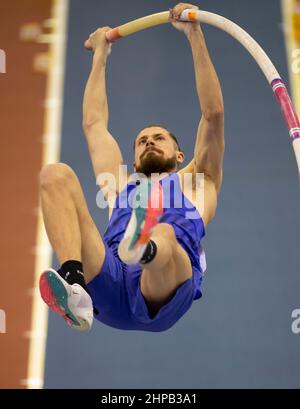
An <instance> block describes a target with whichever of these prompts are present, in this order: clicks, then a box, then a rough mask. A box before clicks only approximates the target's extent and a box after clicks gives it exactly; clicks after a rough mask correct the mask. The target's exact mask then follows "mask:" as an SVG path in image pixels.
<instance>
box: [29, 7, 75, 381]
mask: <svg viewBox="0 0 300 409" xmlns="http://www.w3.org/2000/svg"><path fill="white" fill-rule="evenodd" d="M68 12H69V0H53V5H52V18H53V20H54V21H55V22H56V24H55V26H54V27H55V28H54V30H55V36H53V41H51V42H50V44H49V52H50V55H51V63H50V67H49V72H48V82H47V95H46V102H47V101H56V102H57V103H56V104H45V119H44V121H45V122H44V134H45V135H51V138H50V137H49V138H45V139H44V147H43V153H42V155H43V157H42V165H46V164H47V163H51V162H58V161H59V158H60V140H61V123H62V107H63V90H64V71H65V54H66V40H67V38H66V37H67V25H68ZM36 243H37V248H42V249H43V251H42V252H40V251H37V252H36V257H35V278H34V289H38V286H39V278H40V275H41V273H42V271H43V270H44V269H45V268H47V267H49V266H51V263H52V249H51V246H50V244H49V241H48V238H47V235H46V232H45V228H44V223H43V219H42V214H41V211H39V215H38V230H37V241H36ZM32 294H33V304H32V317H31V330H30V332H29V334H30V347H29V361H28V372H27V379H23V380H21V384H22V385H26V387H27V388H28V389H40V388H43V385H44V370H45V353H46V341H47V331H48V308H47V307H46V305H45V304H44V303H43V301H42V299H41V297H40V294H39V291H33V292H32Z"/></svg>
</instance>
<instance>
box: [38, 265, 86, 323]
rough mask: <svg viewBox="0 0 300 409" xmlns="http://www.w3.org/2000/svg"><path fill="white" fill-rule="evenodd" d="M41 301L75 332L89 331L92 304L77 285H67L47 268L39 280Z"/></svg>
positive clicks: (54, 272) (83, 290)
mask: <svg viewBox="0 0 300 409" xmlns="http://www.w3.org/2000/svg"><path fill="white" fill-rule="evenodd" d="M40 293H41V296H42V299H43V300H44V301H45V303H46V304H47V305H48V307H49V308H51V310H52V311H54V312H56V313H57V314H58V315H60V316H61V317H63V319H64V320H65V321H66V322H67V324H68V325H69V326H70V327H72V328H74V329H75V330H77V331H89V330H90V329H91V327H92V323H93V303H92V299H91V297H90V295H89V294H88V293H87V292H86V291H85V289H84V288H82V287H81V285H79V284H72V285H70V284H68V283H67V282H66V280H64V279H63V278H62V277H61V276H60V275H59V274H58V273H57V271H55V270H53V269H52V268H49V269H48V270H46V271H44V272H43V273H42V275H41V278H40Z"/></svg>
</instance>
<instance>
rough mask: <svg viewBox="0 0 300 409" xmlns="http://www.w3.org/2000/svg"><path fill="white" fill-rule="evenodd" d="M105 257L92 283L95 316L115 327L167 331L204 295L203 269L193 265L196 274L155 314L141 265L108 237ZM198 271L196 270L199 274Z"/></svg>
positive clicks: (90, 286)
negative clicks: (125, 260) (143, 285)
mask: <svg viewBox="0 0 300 409" xmlns="http://www.w3.org/2000/svg"><path fill="white" fill-rule="evenodd" d="M104 245H105V259H104V263H103V266H102V268H101V271H100V273H99V274H98V275H97V276H96V277H95V278H94V279H93V280H92V281H91V282H90V283H89V284H88V288H89V290H90V292H91V296H92V300H93V304H94V307H95V308H96V309H97V310H98V311H99V313H98V314H95V318H96V319H97V320H99V321H101V322H102V323H104V324H107V325H109V326H111V327H114V328H118V329H124V330H140V331H153V332H159V331H165V330H167V329H169V328H171V327H172V326H173V325H174V324H175V323H176V322H177V321H178V320H179V319H180V318H181V317H182V316H183V315H184V314H185V313H186V312H187V311H188V309H189V308H190V307H191V305H192V303H193V300H194V299H196V298H200V296H201V292H200V290H199V286H200V281H199V279H195V276H197V277H198V276H199V274H200V272H199V271H196V270H197V269H196V270H195V268H194V267H193V277H192V278H190V279H188V280H187V281H185V282H184V283H183V284H182V285H181V286H180V287H179V288H178V289H177V291H176V293H175V294H174V296H173V298H172V299H171V300H170V301H169V302H168V303H167V304H165V305H164V306H163V307H161V308H160V310H159V311H158V313H157V314H156V315H155V316H154V317H153V318H151V316H150V314H149V311H148V308H147V305H146V303H145V300H144V297H143V295H142V292H141V286H140V278H141V273H142V268H141V267H140V266H139V265H134V266H128V265H126V264H124V263H123V262H122V261H121V260H120V258H119V256H118V244H117V243H116V244H114V245H110V246H109V245H108V244H107V242H106V241H105V240H104ZM195 273H196V274H195Z"/></svg>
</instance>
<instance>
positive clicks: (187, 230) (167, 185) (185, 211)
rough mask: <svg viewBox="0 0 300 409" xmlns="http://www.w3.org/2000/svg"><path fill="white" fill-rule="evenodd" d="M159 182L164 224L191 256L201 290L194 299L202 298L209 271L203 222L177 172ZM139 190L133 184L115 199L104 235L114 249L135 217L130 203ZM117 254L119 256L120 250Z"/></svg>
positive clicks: (197, 284) (132, 182) (196, 280)
mask: <svg viewBox="0 0 300 409" xmlns="http://www.w3.org/2000/svg"><path fill="white" fill-rule="evenodd" d="M159 183H160V184H161V186H162V189H163V207H164V213H163V215H162V216H161V218H160V222H161V223H168V224H170V225H172V227H173V229H174V231H175V234H176V239H177V241H178V243H179V244H180V245H181V246H182V247H183V248H184V250H185V251H186V252H187V254H188V255H189V257H190V260H191V263H192V267H193V278H194V280H195V284H196V288H197V290H196V292H195V297H194V299H197V298H200V297H201V291H200V284H201V281H202V276H203V273H204V271H205V269H206V260H205V253H204V250H203V248H202V246H201V239H202V238H203V237H204V236H205V227H204V223H203V220H202V218H201V216H200V214H199V212H198V210H197V209H196V208H195V206H194V205H193V204H192V203H191V201H190V200H189V199H188V198H187V197H186V196H185V195H184V194H183V192H182V190H181V186H180V180H179V175H178V174H177V173H171V174H169V175H168V176H166V177H165V178H163V179H161V180H160V181H159ZM135 189H136V182H135V181H131V182H129V183H128V184H127V186H126V187H125V188H124V189H123V190H122V191H121V192H120V193H119V195H118V196H117V198H116V200H115V204H114V209H113V213H112V216H111V218H110V221H109V224H108V227H107V229H106V231H105V234H104V240H105V241H106V243H107V244H108V245H109V246H110V247H112V248H113V249H114V250H116V248H117V247H118V245H119V243H120V241H121V240H122V238H123V236H124V233H125V230H126V227H127V224H128V222H129V219H130V217H131V211H132V209H131V206H130V203H132V202H131V200H132V197H133V195H134V190H135ZM114 253H115V254H117V252H116V251H115V252H114Z"/></svg>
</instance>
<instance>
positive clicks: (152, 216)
mask: <svg viewBox="0 0 300 409" xmlns="http://www.w3.org/2000/svg"><path fill="white" fill-rule="evenodd" d="M149 183H150V182H149ZM140 193H141V195H145V196H146V195H147V196H146V197H147V206H146V208H144V207H140V206H138V207H137V208H135V209H132V215H131V218H130V221H129V223H128V226H127V228H126V231H125V234H124V238H123V240H121V242H120V244H119V248H118V253H119V257H120V258H121V260H123V261H124V262H125V263H127V264H136V263H138V262H139V261H140V259H141V258H142V256H143V254H144V251H145V249H146V247H147V244H148V242H149V240H150V237H151V233H152V230H153V228H154V227H155V226H156V225H157V224H158V221H159V217H160V216H161V215H162V213H163V206H162V194H163V191H162V187H161V185H160V184H159V183H158V182H157V183H156V184H154V186H153V187H152V188H151V191H150V194H149V195H148V193H149V191H148V185H147V190H146V189H145V188H144V189H143V190H140ZM157 197H158V201H157ZM151 203H155V204H158V206H157V207H151Z"/></svg>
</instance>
